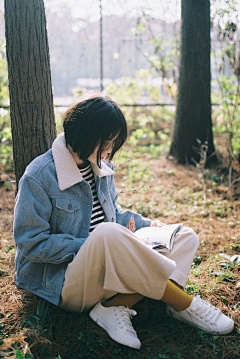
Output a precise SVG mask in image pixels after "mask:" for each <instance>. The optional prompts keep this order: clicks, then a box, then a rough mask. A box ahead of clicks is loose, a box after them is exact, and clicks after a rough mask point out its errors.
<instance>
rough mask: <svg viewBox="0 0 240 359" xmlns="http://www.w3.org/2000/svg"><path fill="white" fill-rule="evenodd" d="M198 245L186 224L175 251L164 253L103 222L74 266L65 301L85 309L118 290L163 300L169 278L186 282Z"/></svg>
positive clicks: (70, 307)
mask: <svg viewBox="0 0 240 359" xmlns="http://www.w3.org/2000/svg"><path fill="white" fill-rule="evenodd" d="M198 245H199V240H198V237H197V235H196V234H195V232H194V231H193V230H192V229H191V228H188V227H182V228H181V229H180V231H179V232H178V233H177V235H176V237H175V241H174V245H173V249H172V251H171V253H170V254H167V255H165V254H164V255H163V254H160V253H158V252H156V251H154V250H152V249H151V248H148V247H147V245H145V244H144V243H142V242H140V241H139V240H138V239H137V237H135V236H134V233H132V232H131V231H130V230H128V229H126V228H125V227H123V226H121V225H119V224H116V223H108V222H107V223H102V224H100V225H99V226H98V227H97V228H96V229H95V230H94V231H93V232H92V233H91V234H90V235H89V237H88V238H87V239H86V241H85V243H84V244H83V245H82V247H81V248H80V250H79V252H78V253H77V255H76V257H75V258H74V260H73V261H72V262H71V263H70V264H69V265H68V267H67V270H66V274H65V280H64V284H63V289H62V293H61V299H60V302H59V306H60V307H61V308H63V309H66V310H69V311H75V312H84V311H87V310H90V309H91V308H92V307H93V306H94V305H95V304H96V303H97V302H98V301H100V300H103V299H108V298H110V297H112V296H113V295H115V294H117V293H125V294H131V293H140V294H142V295H143V296H145V297H148V298H152V299H157V300H160V299H161V298H162V297H163V294H164V291H165V286H166V283H167V281H168V279H172V280H174V281H175V282H177V283H178V284H179V285H181V286H182V287H185V285H186V282H187V278H188V275H189V271H190V268H191V264H192V261H193V258H194V255H195V253H196V251H197V248H198Z"/></svg>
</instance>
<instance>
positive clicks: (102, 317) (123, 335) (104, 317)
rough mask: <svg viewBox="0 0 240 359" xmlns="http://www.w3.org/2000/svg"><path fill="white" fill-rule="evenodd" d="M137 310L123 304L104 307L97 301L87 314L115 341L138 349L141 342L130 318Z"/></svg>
mask: <svg viewBox="0 0 240 359" xmlns="http://www.w3.org/2000/svg"><path fill="white" fill-rule="evenodd" d="M136 314H137V312H136V311H135V310H133V309H129V308H126V307H123V306H119V307H104V306H103V305H102V304H101V302H98V303H97V304H96V305H95V307H93V309H92V310H91V311H90V313H89V315H90V317H91V318H92V320H94V322H96V323H97V324H98V325H100V327H102V328H103V329H105V330H106V332H107V333H108V335H109V336H110V337H111V338H112V339H113V340H115V341H116V342H118V343H120V344H123V345H127V346H128V347H131V348H134V349H140V347H141V342H140V340H139V339H138V337H137V334H136V332H135V330H134V329H133V326H132V323H131V320H130V318H131V317H132V316H134V315H136Z"/></svg>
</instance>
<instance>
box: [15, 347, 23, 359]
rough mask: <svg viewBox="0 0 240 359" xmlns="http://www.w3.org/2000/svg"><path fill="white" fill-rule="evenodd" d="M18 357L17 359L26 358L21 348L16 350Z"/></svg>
mask: <svg viewBox="0 0 240 359" xmlns="http://www.w3.org/2000/svg"><path fill="white" fill-rule="evenodd" d="M16 358H17V359H25V358H24V355H23V354H22V352H21V351H20V350H19V349H17V350H16Z"/></svg>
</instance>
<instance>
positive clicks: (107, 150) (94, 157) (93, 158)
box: [88, 140, 113, 165]
mask: <svg viewBox="0 0 240 359" xmlns="http://www.w3.org/2000/svg"><path fill="white" fill-rule="evenodd" d="M112 148H113V140H112V141H110V142H109V143H108V144H107V146H106V147H105V149H104V150H103V152H102V153H101V160H104V159H105V158H106V157H107V156H108V155H109V154H110V153H111V152H112ZM98 149H99V146H97V147H96V148H95V150H94V151H93V153H92V154H91V155H90V156H89V157H88V161H90V162H92V163H94V164H96V165H97V164H98V163H97V153H98Z"/></svg>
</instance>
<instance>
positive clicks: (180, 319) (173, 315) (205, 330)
mask: <svg viewBox="0 0 240 359" xmlns="http://www.w3.org/2000/svg"><path fill="white" fill-rule="evenodd" d="M166 313H167V315H168V316H169V317H172V318H174V319H177V320H179V321H180V322H183V323H185V324H188V325H191V326H192V327H196V328H198V329H200V330H202V331H204V332H206V333H209V334H213V335H226V334H229V333H231V331H232V330H233V328H234V323H233V324H232V326H231V327H229V328H226V329H225V330H222V331H216V332H213V331H211V330H207V329H203V328H202V327H200V326H199V325H197V324H194V323H191V322H189V321H188V320H186V319H184V318H181V317H178V316H177V315H175V314H174V313H172V312H171V311H169V310H168V309H167V310H166Z"/></svg>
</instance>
